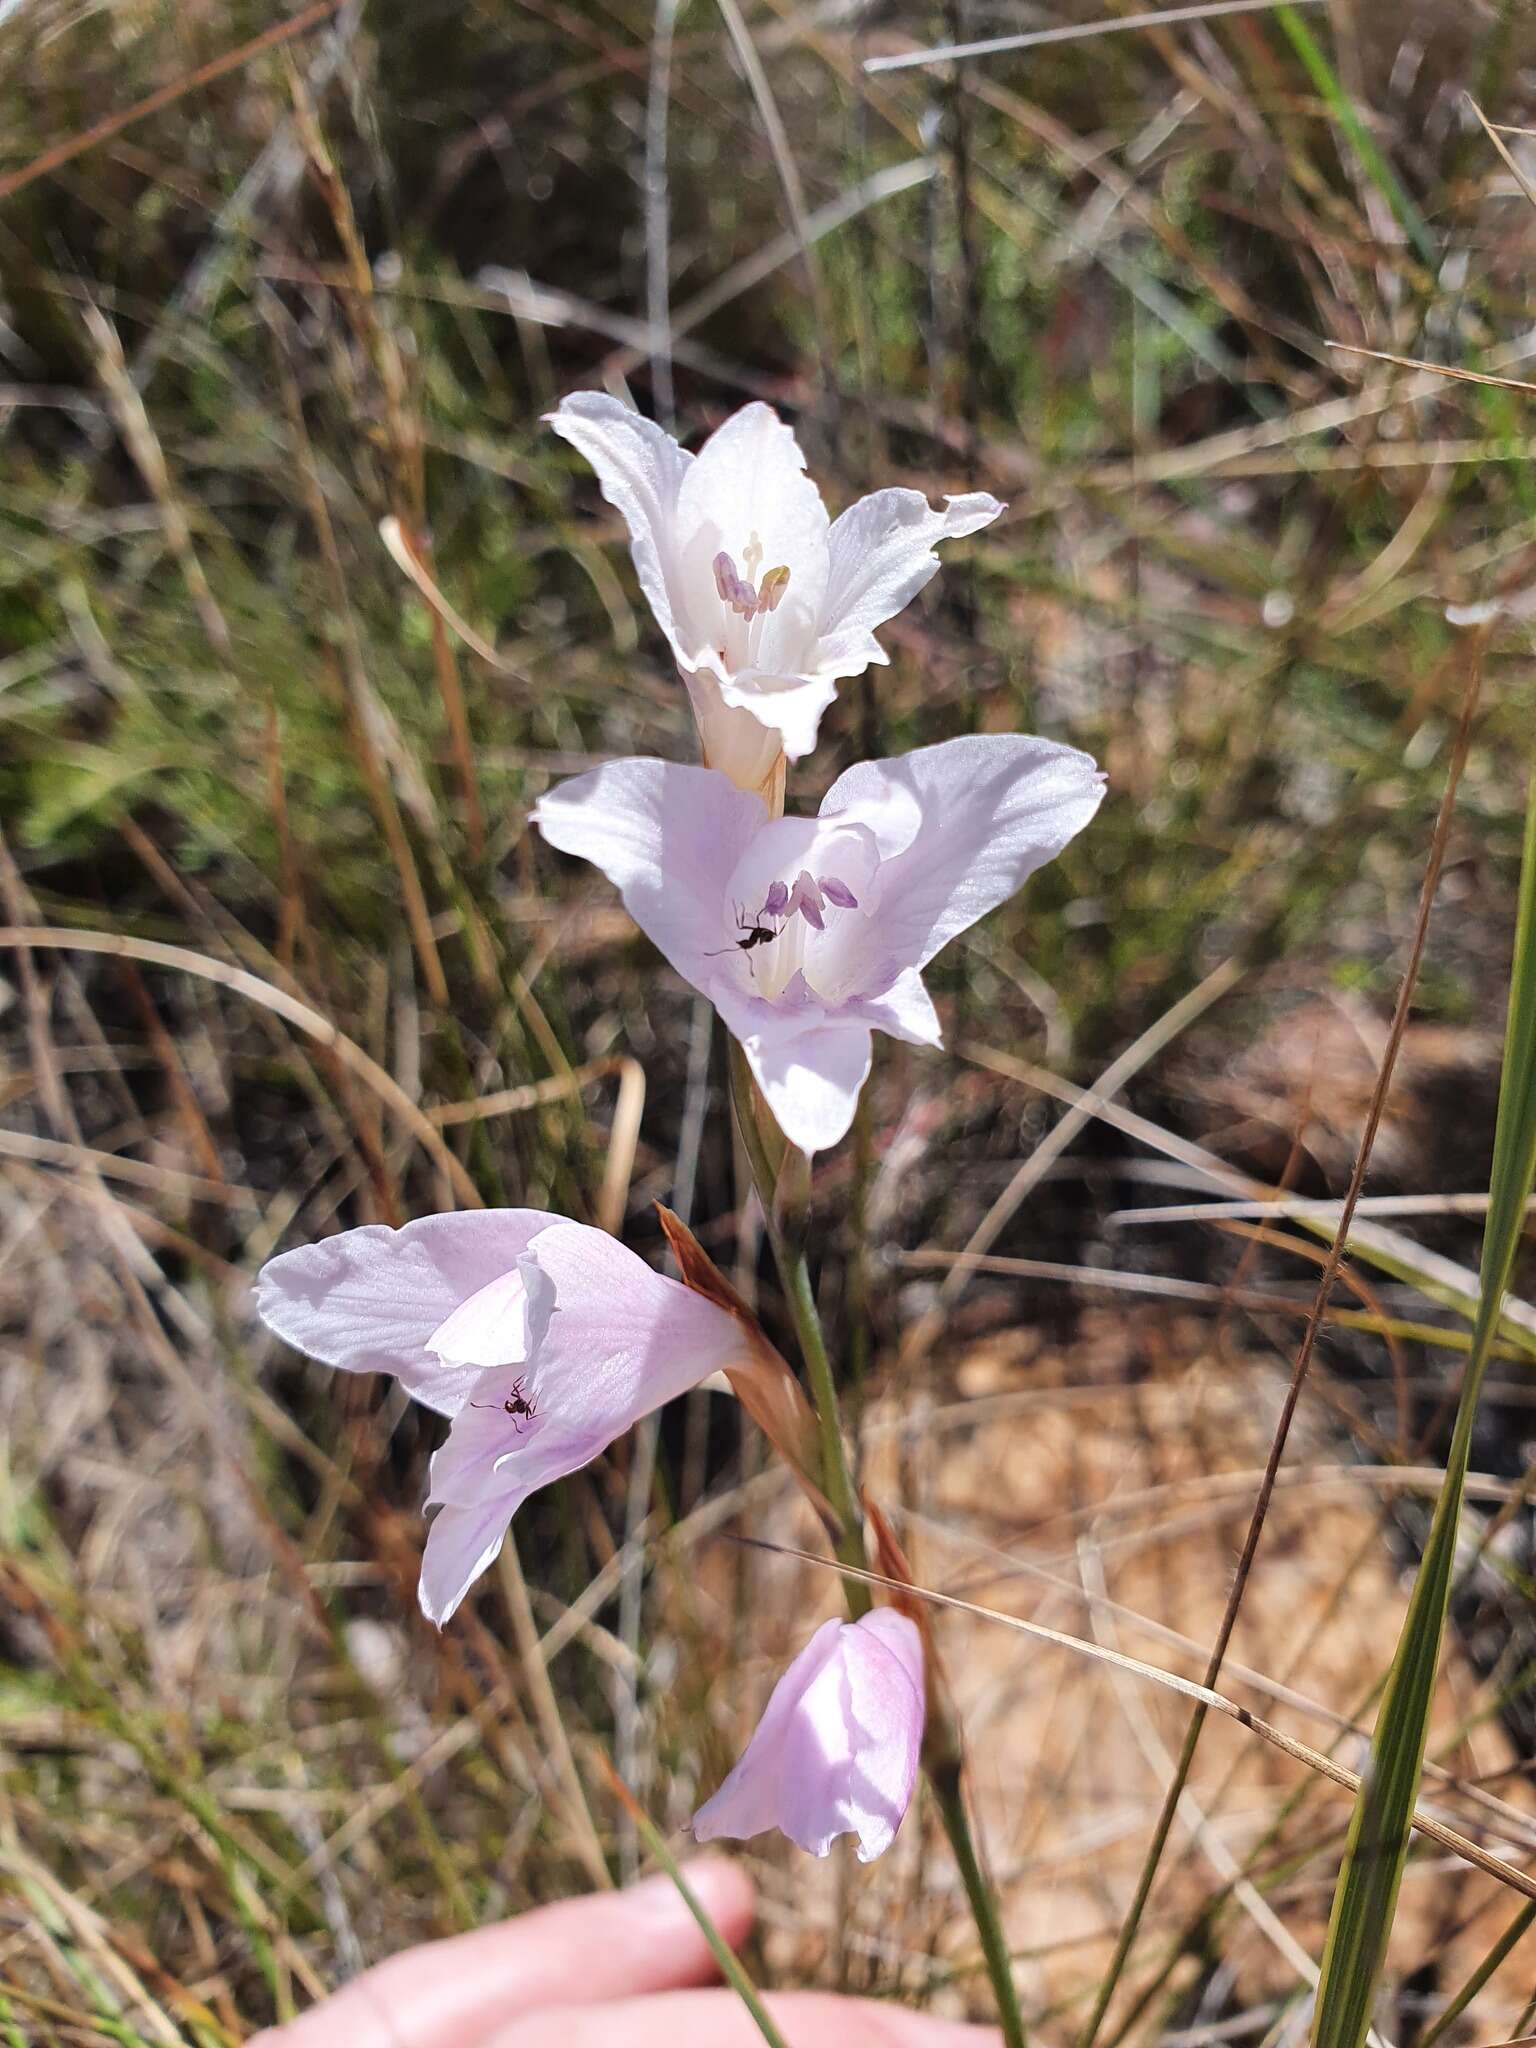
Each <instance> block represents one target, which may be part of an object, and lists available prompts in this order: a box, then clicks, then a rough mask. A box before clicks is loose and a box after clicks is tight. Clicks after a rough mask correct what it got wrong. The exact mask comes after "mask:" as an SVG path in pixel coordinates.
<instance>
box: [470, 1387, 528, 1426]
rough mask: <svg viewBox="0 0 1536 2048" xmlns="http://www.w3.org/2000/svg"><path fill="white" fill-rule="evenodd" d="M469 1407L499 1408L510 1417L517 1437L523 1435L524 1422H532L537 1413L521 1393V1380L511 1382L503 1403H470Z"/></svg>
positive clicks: (526, 1397)
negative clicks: (510, 1388) (508, 1392)
mask: <svg viewBox="0 0 1536 2048" xmlns="http://www.w3.org/2000/svg"><path fill="white" fill-rule="evenodd" d="M469 1405H470V1407H471V1408H495V1407H498V1406H499V1407H500V1409H501V1411H502V1413H503V1414H504V1415H510V1416H511V1417H512V1419H513V1422H514V1424H515V1425H516V1428H517V1434H518V1435H519V1436H521V1435H522V1433H523V1430H522V1425H523V1423H524V1421H528V1422H532V1421H533V1419H534V1417H535V1416H536V1415H537V1414H538V1412H539V1411H538V1409H537V1408H535V1407H534V1405H533V1403H532V1402H531V1401H530V1400H529V1398H528V1396H527V1395H526V1394H525V1393H524V1392H523V1382H522V1379H521V1378H518V1379H515V1380H514V1381H513V1382H512V1391H511V1393H510V1394H508V1396H507V1398H506V1399H505V1400H504V1401H501V1402H496V1401H471V1402H470V1404H469Z"/></svg>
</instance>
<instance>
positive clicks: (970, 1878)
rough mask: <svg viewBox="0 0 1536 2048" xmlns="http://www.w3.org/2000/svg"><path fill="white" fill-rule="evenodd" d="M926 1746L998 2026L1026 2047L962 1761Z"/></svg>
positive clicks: (1010, 2042)
mask: <svg viewBox="0 0 1536 2048" xmlns="http://www.w3.org/2000/svg"><path fill="white" fill-rule="evenodd" d="M923 1747H924V1752H925V1753H924V1757H923V1770H924V1772H925V1773H926V1775H927V1778H928V1783H929V1784H930V1785H931V1786H932V1788H933V1796H934V1799H935V1801H936V1802H937V1804H938V1809H939V1817H940V1819H941V1820H942V1821H943V1823H944V1832H945V1834H946V1835H948V1837H949V1846H950V1848H951V1849H953V1851H954V1852H955V1862H956V1864H957V1865H958V1866H959V1870H960V1881H961V1883H962V1884H963V1885H964V1886H965V1896H966V1898H967V1899H968V1900H969V1901H970V1906H971V1918H972V1919H973V1920H974V1921H975V1922H976V1932H977V1934H978V1935H979V1936H980V1938H981V1952H982V1955H983V1957H984V1958H985V1961H986V1965H987V1975H988V1976H989V1977H990V1978H991V1980H992V1992H993V1996H994V1997H995V1998H996V2000H997V2023H998V2027H999V2029H1000V2031H1001V2033H1002V2036H1003V2040H1004V2041H1005V2043H1006V2044H1007V2048H1027V2043H1028V2035H1027V2034H1026V2032H1025V2029H1024V2015H1023V2014H1022V2013H1021V2012H1020V2010H1019V1993H1018V1987H1017V1986H1016V1985H1015V1983H1014V1981H1013V1959H1012V1957H1011V1956H1010V1955H1009V1953H1008V1940H1007V1937H1006V1935H1005V1934H1004V1933H1003V1923H1002V1921H1001V1920H1000V1919H999V1918H998V1912H997V1897H996V1894H995V1893H994V1892H993V1890H992V1887H991V1885H990V1884H989V1883H988V1882H987V1874H986V1872H985V1871H984V1870H983V1869H982V1867H981V1859H980V1857H978V1855H977V1854H976V1842H975V1838H974V1836H973V1835H972V1833H971V1818H970V1815H969V1814H968V1813H967V1812H966V1810H965V1783H964V1774H963V1772H962V1769H961V1765H960V1760H959V1758H958V1757H957V1756H953V1755H949V1756H943V1757H930V1756H929V1755H928V1754H927V1753H926V1752H927V1748H928V1745H927V1743H926V1742H925V1743H924V1745H923Z"/></svg>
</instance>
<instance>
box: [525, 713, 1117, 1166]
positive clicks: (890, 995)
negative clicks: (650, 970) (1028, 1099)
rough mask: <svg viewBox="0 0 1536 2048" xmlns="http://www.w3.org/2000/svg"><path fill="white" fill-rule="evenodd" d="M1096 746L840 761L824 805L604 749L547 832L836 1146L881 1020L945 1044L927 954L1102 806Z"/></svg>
mask: <svg viewBox="0 0 1536 2048" xmlns="http://www.w3.org/2000/svg"><path fill="white" fill-rule="evenodd" d="M1103 789H1104V778H1103V776H1102V775H1101V774H1100V772H1099V770H1098V769H1097V768H1096V767H1095V766H1094V764H1093V762H1092V761H1091V760H1090V759H1089V757H1088V756H1087V755H1086V754H1080V753H1078V752H1077V751H1076V749H1075V748H1072V747H1062V746H1056V745H1054V744H1053V743H1052V742H1050V741H1049V740H1039V739H1029V738H1026V737H1024V736H1023V735H1022V734H1017V733H976V734H971V735H969V736H967V737H966V738H963V739H955V740H946V741H944V742H943V743H942V744H941V745H939V746H936V747H921V748H919V749H918V750H917V752H916V753H912V754H905V755H902V756H901V757H900V758H898V759H896V760H891V761H866V762H863V763H861V764H860V765H859V766H858V767H855V768H850V769H849V770H848V771H847V773H846V774H844V775H841V776H839V777H838V779H837V781H836V782H835V783H834V784H833V785H832V788H831V789H830V790H829V791H828V793H827V796H826V798H825V799H824V801H823V803H822V806H821V814H820V816H819V817H815V818H770V817H769V816H768V814H767V811H766V809H765V807H764V805H763V803H762V802H761V800H760V799H759V798H757V797H756V796H753V795H752V794H751V793H750V792H748V791H746V790H741V789H738V788H737V787H736V786H735V785H734V784H733V783H732V782H730V781H728V780H727V778H726V777H725V776H723V775H717V774H714V773H712V772H711V771H710V770H709V769H707V768H692V767H683V766H679V765H677V764H674V763H671V762H666V761H650V760H632V761H612V762H609V763H607V764H606V765H605V766H603V767H600V768H594V769H592V770H591V771H590V772H589V773H587V774H585V775H578V776H576V777H575V778H574V780H572V781H570V782H564V783H561V784H560V785H559V787H558V788H556V789H553V790H551V791H550V792H549V794H548V795H547V796H545V797H544V798H543V799H542V800H541V801H540V803H539V805H538V808H537V810H536V811H535V813H534V817H535V819H536V821H537V823H538V825H539V829H540V830H541V831H542V832H543V834H544V837H545V838H546V839H548V840H549V841H550V843H551V844H552V845H554V846H558V847H559V848H561V849H562V851H564V852H566V853H575V854H580V855H581V856H582V857H583V858H584V859H586V860H590V861H591V862H593V863H594V865H595V866H597V867H599V868H601V869H602V871H603V873H604V874H605V875H607V877H608V879H609V880H610V881H611V882H613V883H615V884H616V885H617V887H618V889H619V891H620V893H621V895H622V896H623V898H624V905H625V908H626V909H627V910H628V911H629V914H630V916H631V917H633V918H634V920H635V922H636V923H637V924H638V925H639V926H640V927H641V929H642V930H643V931H645V932H646V933H647V934H648V935H649V937H650V938H651V939H653V940H654V941H655V943H656V945H657V946H658V947H660V949H661V951H662V952H663V953H664V954H665V955H666V957H667V959H668V960H670V961H671V963H672V965H673V966H674V967H675V968H676V969H677V971H678V973H679V974H681V975H682V976H683V977H684V978H685V980H687V981H690V982H691V983H692V984H693V986H694V987H695V988H696V989H699V990H701V991H702V993H703V994H705V995H706V996H708V997H709V999H710V1001H711V1002H712V1003H713V1004H714V1006H715V1008H716V1009H717V1010H718V1011H719V1013H720V1015H721V1017H722V1018H723V1019H724V1020H725V1023H726V1025H727V1026H728V1028H729V1029H730V1030H731V1031H732V1032H733V1033H734V1034H735V1036H736V1037H737V1038H738V1039H739V1040H740V1042H741V1044H742V1047H743V1049H744V1050H745V1052H746V1055H747V1058H748V1060H749V1061H750V1062H751V1065H752V1071H753V1073H754V1074H755V1075H756V1076H757V1080H758V1084H759V1086H760V1087H761V1088H762V1090H763V1093H764V1095H765V1096H766V1097H767V1100H768V1104H769V1107H770V1108H771V1109H772V1111H773V1113H774V1115H775V1116H776V1117H777V1119H778V1121H779V1124H780V1126H781V1128H782V1129H783V1131H784V1133H785V1135H786V1137H788V1138H789V1139H790V1141H791V1142H792V1143H793V1144H795V1145H798V1146H800V1147H801V1149H802V1150H803V1151H806V1152H816V1151H820V1150H821V1149H822V1148H823V1147H825V1146H827V1145H834V1144H836V1143H837V1141H838V1139H839V1138H841V1137H842V1135H843V1133H844V1132H845V1131H846V1130H847V1128H848V1126H849V1124H850V1122H851V1121H852V1119H853V1111H854V1105H855V1103H856V1102H857V1100H858V1095H859V1090H860V1089H861V1088H862V1087H863V1085H864V1080H865V1076H866V1075H867V1074H868V1072H869V1065H870V1050H871V1047H870V1032H871V1030H872V1029H878V1030H881V1031H886V1032H889V1033H890V1034H891V1035H892V1036H893V1037H895V1038H905V1039H908V1040H910V1041H912V1042H913V1043H914V1044H918V1045H937V1044H938V1043H939V1042H940V1032H939V1021H938V1018H937V1016H936V1015H935V1014H934V1008H933V1004H932V1002H931V1001H930V1000H929V997H928V991H927V990H926V989H925V988H924V986H923V978H922V973H921V970H922V968H923V967H924V966H925V965H926V964H927V962H928V961H930V960H931V959H932V958H933V956H934V954H935V953H937V952H938V951H939V949H940V947H941V946H944V945H947V944H948V942H949V941H950V940H951V939H952V938H954V936H955V934H956V933H957V932H962V931H964V930H965V929H966V927H967V926H968V925H971V924H974V923H975V922H976V920H977V918H979V917H984V916H985V915H986V913H987V912H988V911H989V910H992V909H994V908H995V907H996V906H997V905H998V904H999V903H1001V902H1003V901H1004V900H1005V899H1006V898H1007V897H1009V896H1011V895H1012V894H1013V892H1014V891H1015V890H1016V889H1017V888H1018V887H1019V886H1020V885H1021V884H1022V883H1023V882H1024V881H1025V879H1026V878H1027V877H1028V876H1029V875H1031V874H1033V873H1034V871H1035V869H1036V868H1038V867H1041V866H1043V864H1044V863H1045V862H1046V861H1048V860H1052V859H1054V858H1055V856H1056V855H1057V854H1058V853H1060V851H1061V849H1062V848H1063V847H1064V846H1065V845H1066V844H1067V841H1068V840H1069V839H1071V838H1072V837H1073V836H1074V834H1076V833H1078V832H1080V831H1081V830H1082V828H1083V827H1084V826H1085V825H1086V824H1087V823H1088V820H1089V819H1090V818H1091V817H1092V816H1093V814H1094V812H1095V811H1096V810H1097V809H1098V806H1099V801H1100V798H1101V797H1102V795H1103Z"/></svg>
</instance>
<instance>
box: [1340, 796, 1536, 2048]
mask: <svg viewBox="0 0 1536 2048" xmlns="http://www.w3.org/2000/svg"><path fill="white" fill-rule="evenodd" d="M1533 1177H1536V783H1533V787H1532V789H1531V792H1530V794H1529V796H1528V798H1527V803H1526V820H1525V849H1524V856H1523V863H1522V868H1521V876H1520V906H1519V911H1518V915H1517V920H1516V927H1515V953H1514V962H1513V965H1512V968H1511V974H1510V996H1509V1021H1508V1027H1507V1032H1506V1036H1505V1042H1504V1067H1503V1074H1502V1077H1501V1080H1500V1085H1499V1114H1498V1124H1497V1128H1496V1131H1495V1135H1494V1145H1493V1171H1492V1174H1491V1176H1490V1180H1489V1194H1490V1200H1489V1208H1488V1224H1487V1229H1486V1233H1485V1235H1484V1238H1483V1258H1482V1271H1481V1279H1480V1292H1479V1298H1478V1309H1477V1320H1476V1322H1475V1324H1474V1325H1473V1331H1472V1348H1471V1351H1470V1353H1469V1355H1468V1358H1467V1368H1466V1376H1465V1378H1464V1380H1463V1382H1462V1389H1461V1398H1460V1401H1459V1403H1458V1405H1457V1410H1456V1426H1455V1430H1454V1433H1453V1435H1452V1439H1451V1448H1450V1453H1449V1455H1448V1457H1447V1459H1446V1474H1445V1485H1444V1486H1443V1487H1442V1489H1441V1493H1440V1499H1439V1501H1438V1503H1437V1505H1436V1508H1435V1515H1434V1520H1433V1522H1432V1524H1431V1526H1430V1532H1429V1540H1428V1542H1427V1543H1426V1545H1425V1548H1424V1558H1423V1562H1422V1563H1421V1565H1420V1567H1419V1573H1418V1578H1417V1579H1416V1581H1415V1583H1414V1588H1413V1597H1412V1599H1411V1600H1410V1602H1409V1607H1408V1615H1407V1619H1406V1621H1405V1622H1404V1624H1403V1632H1402V1636H1401V1637H1400V1639H1399V1642H1398V1647H1397V1655H1396V1657H1395V1658H1394V1660H1393V1664H1392V1670H1391V1673H1390V1675H1389V1677H1388V1680H1387V1688H1386V1693H1385V1696H1384V1698H1383V1701H1382V1708H1381V1713H1380V1715H1379V1717H1378V1719H1377V1722H1376V1732H1375V1735H1374V1738H1373V1740H1372V1744H1371V1761H1370V1765H1369V1768H1368V1769H1367V1771H1366V1774H1365V1783H1364V1785H1363V1787H1362V1788H1361V1792H1360V1796H1359V1798H1358V1799H1357V1801H1356V1803H1355V1811H1354V1815H1353V1818H1352V1820H1351V1822H1350V1828H1349V1835H1348V1839H1347V1841H1346V1844H1345V1850H1344V1865H1343V1868H1342V1870H1341V1871H1340V1873H1339V1882H1338V1886H1337V1888H1336V1890H1335V1892H1334V1897H1333V1912H1332V1916H1331V1918H1330V1921H1329V1926H1328V1941H1327V1946H1326V1947H1325V1949H1324V1952H1323V1964H1322V1978H1321V1982H1320V1984H1319V1986H1318V1994H1317V2015H1316V2019H1315V2021H1314V2024H1313V2041H1314V2044H1315V2048H1360V2044H1361V2043H1362V2042H1363V2041H1364V2039H1365V2035H1366V2032H1367V2029H1368V2028H1369V2025H1370V2018H1371V2007H1372V2004H1373V2002H1374V2000H1375V1997H1376V1987H1377V1983H1378V1981H1379V1979H1380V1976H1381V1969H1382V1964H1383V1962H1384V1960H1385V1958H1386V1950H1387V1941H1388V1937H1389V1935H1390V1933H1391V1929H1392V1916H1393V1913H1394V1911H1395V1909H1396V1905H1397V1894H1398V1888H1399V1886H1400V1885H1401V1883H1402V1877H1403V1866H1404V1864H1405V1863H1406V1861H1407V1856H1408V1821H1409V1815H1410V1813H1411V1812H1412V1810H1413V1804H1414V1798H1415V1795H1416V1793H1417V1791H1418V1785H1419V1777H1420V1773H1421V1771H1422V1769H1423V1764H1424V1746H1425V1740H1426V1737H1427V1734H1428V1729H1429V1713H1430V1706H1431V1702H1432V1699H1433V1695H1434V1688H1435V1677H1436V1673H1437V1671H1438V1669H1439V1663H1440V1646H1441V1642H1442V1639H1443V1637H1444V1633H1445V1619H1446V1610H1447V1607H1448V1605H1449V1601H1450V1591H1451V1579H1452V1573H1453V1569H1454V1566H1455V1560H1456V1532H1457V1527H1458V1524H1459V1522H1460V1518H1461V1506H1462V1495H1463V1491H1464V1489H1465V1485H1466V1477H1467V1466H1468V1461H1469V1458H1470V1455H1471V1448H1472V1421H1473V1416H1474V1414H1475V1412H1476V1409H1477V1397H1478V1391H1479V1388H1480V1386H1481V1384H1482V1378H1483V1373H1484V1370H1485V1368H1486V1366H1487V1363H1488V1360H1489V1357H1490V1356H1491V1354H1492V1349H1493V1339H1494V1335H1495V1332H1496V1331H1497V1329H1498V1325H1499V1313H1500V1305H1501V1303H1502V1300H1503V1296H1504V1293H1505V1290H1506V1289H1507V1287H1508V1285H1509V1278H1510V1272H1511V1269H1512V1267H1513V1265H1514V1258H1515V1252H1516V1249H1517V1247H1518V1245H1519V1242H1520V1234H1521V1231H1522V1229H1523V1228H1524V1222H1525V1204H1526V1200H1527V1198H1528V1196H1529V1195H1530V1192H1531V1184H1532V1179H1533Z"/></svg>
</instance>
